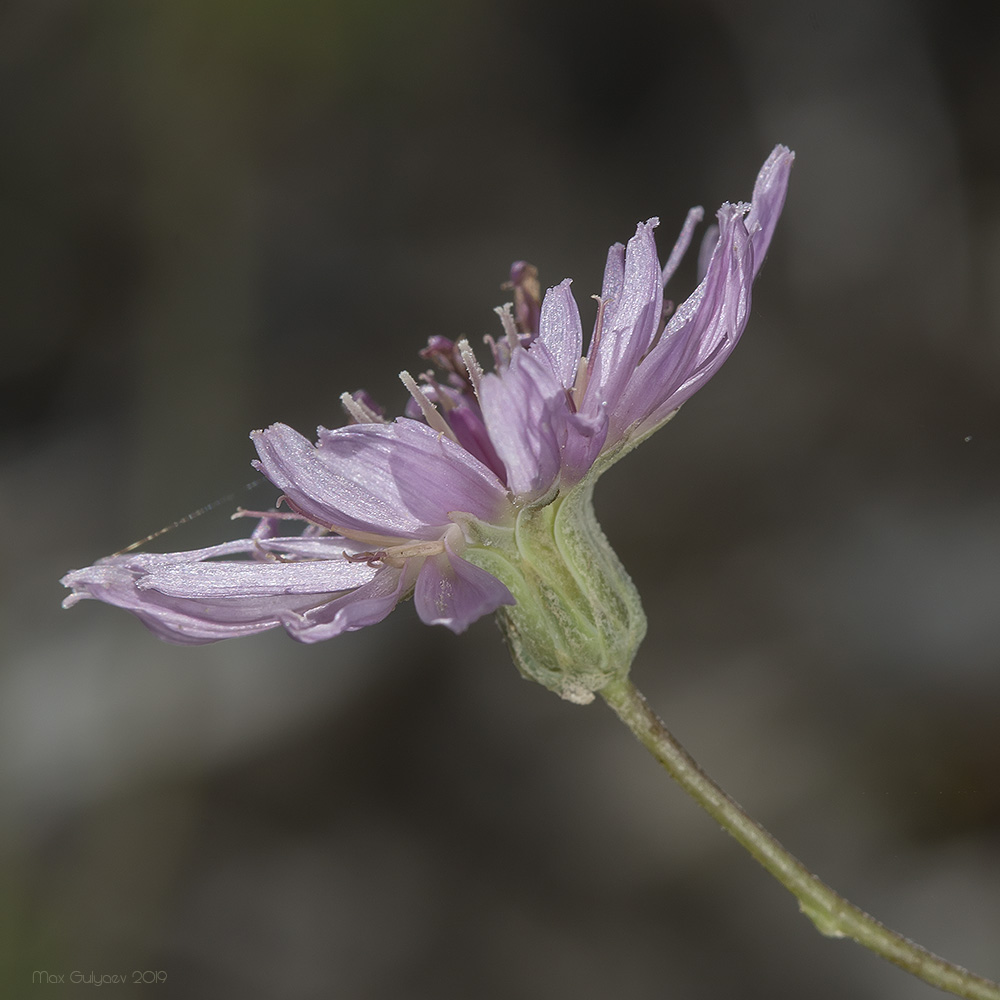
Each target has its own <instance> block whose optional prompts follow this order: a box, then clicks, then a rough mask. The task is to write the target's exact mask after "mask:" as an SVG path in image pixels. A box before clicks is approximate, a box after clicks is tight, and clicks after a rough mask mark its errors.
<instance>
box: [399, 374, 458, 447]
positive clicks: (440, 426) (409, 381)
mask: <svg viewBox="0 0 1000 1000" xmlns="http://www.w3.org/2000/svg"><path fill="white" fill-rule="evenodd" d="M399 380H400V382H402V383H403V385H405V386H406V391H407V392H408V393H409V394H410V395H411V396H412V397H413V401H414V402H415V403H416V404H417V406H419V407H420V412H421V413H422V414H423V415H424V420H426V421H427V426H428V427H433V428H434V430H436V431H437V432H438V433H439V434H444V435H446V436H447V437H449V438H451V440H452V441H454V442H455V443H456V444H457V443H458V438H456V437H455V432H454V431H453V430H452V429H451V428H450V427H449V426H448V422H447V421H446V420H445V419H444V417H442V416H441V414H440V413H439V412H438V409H437V407H436V406H435V405H434V404H433V403H432V402H431V401H430V400H429V399H428V398H427V393H425V392H424V390H423V389H421V388H420V386H419V385H417V383H416V382H415V381H414V378H413V376H412V375H411V374H410V373H409V372H408V371H401V372H400V373H399Z"/></svg>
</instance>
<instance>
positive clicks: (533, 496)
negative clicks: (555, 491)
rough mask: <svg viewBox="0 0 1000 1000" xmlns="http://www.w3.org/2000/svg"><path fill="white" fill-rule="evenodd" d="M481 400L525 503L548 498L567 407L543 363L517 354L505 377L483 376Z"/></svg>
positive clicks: (495, 441) (530, 355)
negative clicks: (545, 495) (546, 495)
mask: <svg viewBox="0 0 1000 1000" xmlns="http://www.w3.org/2000/svg"><path fill="white" fill-rule="evenodd" d="M479 398H480V403H481V404H482V407H483V417H484V419H485V420H486V428H487V430H488V431H489V432H490V439H491V440H492V441H493V445H494V447H495V448H496V451H497V454H498V455H499V456H500V458H501V460H502V461H503V464H504V466H505V468H506V469H507V485H508V487H509V488H510V490H511V492H512V493H514V494H516V495H517V496H518V497H520V498H521V499H523V500H527V501H533V500H537V499H538V498H539V497H541V496H543V495H544V494H546V493H547V492H548V491H549V490H550V489H551V487H552V484H553V483H554V482H555V480H556V477H557V476H558V474H559V464H560V448H561V445H562V442H563V440H564V439H565V421H566V414H567V413H568V411H569V403H568V401H567V399H566V391H565V389H563V387H562V386H561V385H559V383H558V382H557V381H556V378H555V375H554V374H553V373H552V370H551V368H550V366H549V365H548V363H547V362H545V361H541V360H539V358H538V357H537V356H536V355H535V354H533V353H532V352H531V351H522V350H519V351H516V352H515V353H514V356H513V359H512V361H511V364H510V367H509V368H508V369H507V371H505V372H504V373H503V375H487V376H486V377H485V378H484V379H483V381H482V382H481V383H480V386H479Z"/></svg>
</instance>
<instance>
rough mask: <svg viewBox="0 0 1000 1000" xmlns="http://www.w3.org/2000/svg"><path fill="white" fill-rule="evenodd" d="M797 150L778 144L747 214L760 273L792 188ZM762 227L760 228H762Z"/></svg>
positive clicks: (754, 269) (757, 185) (759, 176)
mask: <svg viewBox="0 0 1000 1000" xmlns="http://www.w3.org/2000/svg"><path fill="white" fill-rule="evenodd" d="M794 159H795V154H794V153H793V152H792V151H791V150H790V149H788V147H787V146H775V147H774V149H773V150H772V151H771V155H770V156H769V157H768V158H767V160H765V161H764V166H762V167H761V168H760V173H758V174H757V181H756V183H755V184H754V188H753V202H752V204H751V206H750V214H749V215H747V230H748V231H749V232H750V236H751V239H752V240H753V256H754V262H753V273H754V275H755V276H756V274H757V272H758V271H759V270H760V266H761V264H763V263H764V256H765V254H766V253H767V248H768V247H769V246H770V245H771V237H772V236H773V235H774V227H775V226H776V225H777V224H778V219H779V218H780V217H781V210H782V208H783V207H784V205H785V195H786V194H787V192H788V178H789V174H790V172H791V169H792V161H793V160H794ZM758 227H759V229H758Z"/></svg>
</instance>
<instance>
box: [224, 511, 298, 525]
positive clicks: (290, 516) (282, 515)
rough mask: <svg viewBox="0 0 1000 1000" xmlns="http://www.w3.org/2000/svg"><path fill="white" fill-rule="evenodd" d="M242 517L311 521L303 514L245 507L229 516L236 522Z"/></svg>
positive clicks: (263, 519) (262, 519)
mask: <svg viewBox="0 0 1000 1000" xmlns="http://www.w3.org/2000/svg"><path fill="white" fill-rule="evenodd" d="M240 517H254V518H259V519H260V520H261V521H265V520H272V519H273V520H275V521H309V518H308V517H303V516H302V515H301V514H294V513H291V512H288V513H286V512H285V511H283V510H247V509H246V508H244V507H237V508H236V510H235V511H234V512H233V513H232V514H230V515H229V520H230V521H235V520H236V519H237V518H240ZM310 523H312V522H310Z"/></svg>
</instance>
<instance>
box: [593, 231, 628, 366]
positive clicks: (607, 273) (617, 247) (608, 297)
mask: <svg viewBox="0 0 1000 1000" xmlns="http://www.w3.org/2000/svg"><path fill="white" fill-rule="evenodd" d="M624 287H625V246H624V244H622V243H612V244H611V246H610V247H608V256H607V260H606V261H605V262H604V279H603V281H602V282H601V300H602V301H604V302H617V301H618V300H619V299H620V298H621V294H622V289H623V288H624ZM590 346H591V350H593V348H594V345H593V344H591V345H590Z"/></svg>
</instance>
